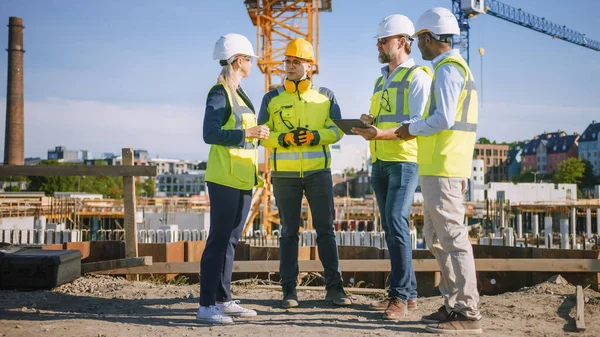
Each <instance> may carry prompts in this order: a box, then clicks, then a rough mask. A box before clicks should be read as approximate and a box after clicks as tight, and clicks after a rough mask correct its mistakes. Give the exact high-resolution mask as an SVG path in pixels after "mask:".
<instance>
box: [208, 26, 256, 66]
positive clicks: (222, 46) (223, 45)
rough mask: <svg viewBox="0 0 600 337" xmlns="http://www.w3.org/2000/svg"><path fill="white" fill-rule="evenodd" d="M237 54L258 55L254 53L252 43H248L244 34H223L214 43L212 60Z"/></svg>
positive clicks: (225, 58)
mask: <svg viewBox="0 0 600 337" xmlns="http://www.w3.org/2000/svg"><path fill="white" fill-rule="evenodd" d="M238 54H242V55H246V56H251V57H258V56H256V54H254V48H253V47H252V43H250V40H248V38H246V37H245V36H244V35H240V34H235V33H232V34H225V35H223V36H221V37H220V38H219V39H218V40H217V43H215V50H214V52H213V59H214V60H222V61H224V60H228V59H229V58H230V57H232V56H234V55H238Z"/></svg>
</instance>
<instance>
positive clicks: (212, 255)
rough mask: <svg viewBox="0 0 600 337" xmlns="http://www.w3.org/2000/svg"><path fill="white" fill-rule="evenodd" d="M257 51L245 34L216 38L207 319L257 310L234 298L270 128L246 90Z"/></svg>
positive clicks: (203, 309)
mask: <svg viewBox="0 0 600 337" xmlns="http://www.w3.org/2000/svg"><path fill="white" fill-rule="evenodd" d="M256 57H257V56H256V55H255V54H254V48H253V47H252V44H251V43H250V41H249V40H248V39H247V38H246V37H245V36H243V35H239V34H227V35H223V36H221V38H219V40H218V41H217V43H216V44H215V49H214V53H213V58H214V59H215V60H218V61H219V64H220V65H221V74H220V75H219V78H218V80H217V84H215V85H214V86H213V87H212V88H211V89H210V92H209V93H208V98H207V100H206V110H205V113H204V126H203V137H204V142H205V143H207V144H210V153H209V156H208V163H207V168H206V182H207V185H208V196H209V199H210V232H209V235H208V240H207V242H206V248H205V250H204V253H203V255H202V260H201V262H200V308H199V309H198V313H197V315H196V319H197V320H198V321H200V322H203V323H211V324H230V323H233V319H232V318H231V317H232V316H240V317H251V316H256V311H254V310H249V309H246V308H243V307H241V306H240V305H239V304H238V303H239V301H233V300H232V298H231V291H230V287H231V272H232V268H233V256H234V253H235V247H236V246H237V243H238V241H239V239H240V237H241V236H242V231H243V229H244V224H245V222H246V217H247V215H248V212H249V210H250V202H251V199H252V189H253V188H254V186H257V185H261V184H262V180H261V179H260V177H259V176H258V170H257V163H258V150H257V146H258V140H259V139H266V138H267V137H268V136H269V128H267V127H266V126H257V123H256V116H255V113H254V106H253V105H252V102H250V99H249V98H248V95H246V93H245V92H244V90H242V88H241V86H240V83H241V80H242V78H245V77H248V75H250V69H251V68H252V59H253V58H256Z"/></svg>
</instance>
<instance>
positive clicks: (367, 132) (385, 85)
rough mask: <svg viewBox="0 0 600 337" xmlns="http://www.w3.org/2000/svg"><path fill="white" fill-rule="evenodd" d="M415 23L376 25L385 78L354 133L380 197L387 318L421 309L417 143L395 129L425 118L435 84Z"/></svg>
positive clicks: (393, 20) (397, 20)
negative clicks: (363, 144) (415, 223)
mask: <svg viewBox="0 0 600 337" xmlns="http://www.w3.org/2000/svg"><path fill="white" fill-rule="evenodd" d="M414 33H415V27H414V25H413V23H412V22H411V21H410V19H409V18H407V17H406V16H404V15H400V14H393V15H389V16H387V17H385V18H383V20H381V22H380V23H379V26H378V28H377V35H376V36H375V38H376V39H377V50H378V51H379V56H378V59H379V62H380V63H385V64H386V66H385V67H383V68H381V73H382V76H379V78H377V80H376V81H375V90H373V96H372V98H371V106H370V109H369V114H368V115H366V114H364V115H362V116H361V120H363V122H365V123H366V124H370V125H371V127H369V128H367V129H360V128H358V129H354V130H353V131H354V132H355V133H357V134H359V135H361V136H363V137H364V138H365V139H366V140H369V143H370V144H369V145H370V146H369V147H370V150H371V160H372V163H373V170H372V175H371V185H372V186H373V190H374V192H375V195H376V197H377V204H378V206H379V212H380V213H381V225H382V228H383V230H384V231H385V239H386V242H387V246H388V250H389V255H390V264H391V276H390V288H389V292H388V296H387V298H386V299H385V300H383V301H378V302H374V303H372V304H371V309H373V310H380V311H384V313H383V318H384V319H389V320H400V319H403V318H404V317H405V315H406V313H407V309H414V308H416V307H417V280H416V278H415V271H414V268H413V264H412V244H411V236H410V225H409V217H410V214H411V210H412V202H413V195H414V193H415V189H416V188H417V185H418V173H417V141H416V140H415V139H412V140H402V139H398V138H397V137H396V134H395V131H396V130H397V129H398V128H399V127H400V125H402V123H411V122H414V121H417V120H419V119H421V116H422V115H423V111H424V110H425V105H426V104H427V99H428V97H429V92H430V88H431V76H432V73H431V70H429V68H427V67H424V66H418V65H416V64H415V62H414V61H413V59H412V58H410V53H411V43H412V40H413V38H412V36H413V35H414Z"/></svg>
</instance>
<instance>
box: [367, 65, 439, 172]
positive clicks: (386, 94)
mask: <svg viewBox="0 0 600 337" xmlns="http://www.w3.org/2000/svg"><path fill="white" fill-rule="evenodd" d="M419 69H421V70H423V71H425V72H426V73H427V74H428V75H429V76H431V75H432V74H431V70H430V69H429V68H427V67H424V66H417V65H414V66H412V67H411V68H402V69H400V70H399V71H398V72H397V73H396V74H395V75H394V78H393V79H392V81H391V83H390V84H389V86H388V87H387V88H386V89H385V90H383V84H384V81H385V78H384V77H383V76H381V77H379V78H378V79H377V81H375V90H373V97H371V107H370V109H369V113H370V114H371V115H372V116H374V117H375V120H374V122H373V125H375V126H376V127H378V128H380V129H384V130H385V129H391V128H393V127H398V126H399V125H400V123H402V122H404V121H407V120H409V119H410V109H409V106H408V97H409V95H408V90H409V88H410V84H411V82H412V80H413V77H414V74H415V71H417V70H419ZM369 149H370V150H371V162H373V163H374V162H376V161H377V160H381V161H391V162H413V163H416V162H417V140H416V139H412V140H409V141H405V140H401V139H398V140H372V141H370V142H369Z"/></svg>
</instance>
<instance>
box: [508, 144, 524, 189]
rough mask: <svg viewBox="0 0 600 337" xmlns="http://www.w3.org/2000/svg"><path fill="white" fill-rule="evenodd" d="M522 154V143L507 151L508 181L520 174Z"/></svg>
mask: <svg viewBox="0 0 600 337" xmlns="http://www.w3.org/2000/svg"><path fill="white" fill-rule="evenodd" d="M522 153H523V143H521V144H519V145H517V146H515V147H514V148H512V149H510V150H508V166H507V173H508V180H512V179H513V178H514V177H516V176H518V175H519V174H521V162H522V158H521V154H522Z"/></svg>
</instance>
